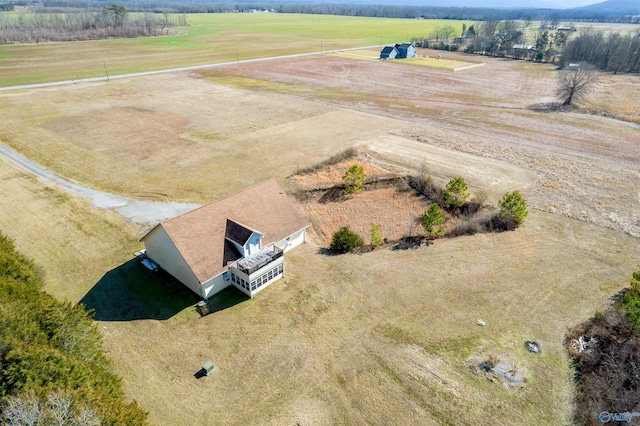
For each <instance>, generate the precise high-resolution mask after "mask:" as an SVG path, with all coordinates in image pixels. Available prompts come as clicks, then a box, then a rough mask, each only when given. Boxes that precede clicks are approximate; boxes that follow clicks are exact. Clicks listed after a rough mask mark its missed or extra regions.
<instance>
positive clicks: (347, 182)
mask: <svg viewBox="0 0 640 426" xmlns="http://www.w3.org/2000/svg"><path fill="white" fill-rule="evenodd" d="M364 178H365V174H364V169H363V168H362V166H358V165H357V164H354V165H353V166H351V167H349V170H347V171H346V173H345V174H344V176H342V182H344V187H345V189H346V190H347V191H349V192H359V191H360V189H361V188H362V184H363V183H364Z"/></svg>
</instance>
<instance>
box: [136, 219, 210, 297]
mask: <svg viewBox="0 0 640 426" xmlns="http://www.w3.org/2000/svg"><path fill="white" fill-rule="evenodd" d="M144 246H145V248H146V249H147V256H148V257H149V259H151V260H153V261H154V262H155V263H157V264H158V265H159V266H160V267H161V268H162V269H164V270H165V271H167V272H168V273H169V274H171V275H172V276H173V277H175V278H176V279H177V280H178V281H180V282H181V283H182V284H184V285H186V286H187V287H189V288H190V289H191V291H193V292H194V293H196V294H197V295H198V296H200V297H204V294H203V291H202V285H201V284H200V282H199V281H198V279H197V278H196V276H195V274H194V273H193V271H191V268H189V266H188V265H187V262H185V261H184V259H183V257H182V255H181V254H180V252H179V251H178V249H177V248H176V246H175V245H174V244H173V241H171V238H169V235H167V233H166V232H165V230H164V228H163V227H162V226H157V227H156V228H155V229H153V230H152V231H151V232H150V233H149V234H147V235H146V236H145V238H144Z"/></svg>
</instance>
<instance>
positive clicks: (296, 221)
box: [141, 179, 309, 299]
mask: <svg viewBox="0 0 640 426" xmlns="http://www.w3.org/2000/svg"><path fill="white" fill-rule="evenodd" d="M308 226H309V223H308V222H307V220H306V219H305V217H304V215H303V214H302V212H301V211H300V209H299V208H298V207H297V206H296V204H295V203H294V202H293V201H292V200H291V199H290V198H289V196H288V195H287V194H285V193H284V191H283V190H282V188H280V186H279V185H278V183H277V182H276V181H275V179H270V180H267V181H265V182H262V183H260V184H258V185H255V186H253V187H250V188H247V189H245V190H243V191H241V192H238V193H236V194H234V195H231V196H229V197H227V198H224V199H222V200H219V201H216V202H214V203H211V204H207V205H205V206H202V207H200V208H197V209H195V210H193V211H190V212H188V213H185V214H183V215H180V216H177V217H174V218H172V219H169V220H166V221H164V222H161V223H159V224H158V225H157V226H156V227H155V228H153V229H152V230H151V231H149V232H148V233H147V234H146V235H145V236H144V237H142V239H141V241H142V242H144V245H145V247H146V255H147V257H148V258H149V259H151V260H152V261H153V262H155V263H156V264H157V265H158V266H160V267H161V268H162V269H164V270H165V271H167V272H168V273H169V274H171V275H172V276H174V277H175V278H176V279H177V280H178V281H180V282H181V283H183V284H184V285H186V286H187V287H189V288H190V289H191V290H192V291H193V292H195V293H196V294H198V295H199V296H200V297H202V298H204V299H207V298H209V297H211V296H213V295H214V294H216V293H218V292H220V291H221V290H223V289H225V288H227V287H228V286H230V285H233V286H235V287H236V288H237V289H239V290H240V291H242V292H243V293H245V294H246V295H247V296H249V297H253V296H254V295H255V294H256V293H258V292H259V291H261V290H263V289H264V288H265V287H266V286H268V285H269V284H271V283H272V282H273V281H276V280H278V279H279V278H281V277H283V276H284V253H285V252H286V251H288V250H290V249H292V248H293V247H296V246H297V245H300V244H302V243H304V242H305V241H306V230H307V227H308Z"/></svg>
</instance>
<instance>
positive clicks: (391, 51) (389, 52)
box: [380, 46, 398, 59]
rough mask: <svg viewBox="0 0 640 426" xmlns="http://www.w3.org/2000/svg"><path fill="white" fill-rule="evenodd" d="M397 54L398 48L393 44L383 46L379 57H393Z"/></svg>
mask: <svg viewBox="0 0 640 426" xmlns="http://www.w3.org/2000/svg"><path fill="white" fill-rule="evenodd" d="M396 56H398V49H396V47H395V46H385V47H384V49H382V52H380V59H395V58H396Z"/></svg>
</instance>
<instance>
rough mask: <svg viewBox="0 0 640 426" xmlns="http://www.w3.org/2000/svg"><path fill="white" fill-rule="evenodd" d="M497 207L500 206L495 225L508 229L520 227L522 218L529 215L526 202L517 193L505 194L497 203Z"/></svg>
mask: <svg viewBox="0 0 640 426" xmlns="http://www.w3.org/2000/svg"><path fill="white" fill-rule="evenodd" d="M498 205H499V206H500V211H499V212H498V216H497V218H498V222H497V223H498V224H502V225H503V226H506V227H507V228H510V229H515V228H517V227H518V226H520V225H522V223H523V222H524V218H525V217H527V215H528V214H529V212H528V211H527V202H526V201H525V199H524V198H522V195H520V192H519V191H513V192H507V193H506V194H504V197H502V199H501V200H500V201H498ZM511 227H513V228H511Z"/></svg>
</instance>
